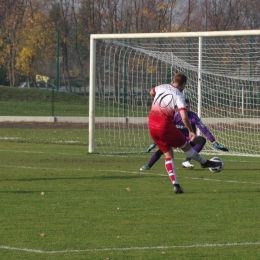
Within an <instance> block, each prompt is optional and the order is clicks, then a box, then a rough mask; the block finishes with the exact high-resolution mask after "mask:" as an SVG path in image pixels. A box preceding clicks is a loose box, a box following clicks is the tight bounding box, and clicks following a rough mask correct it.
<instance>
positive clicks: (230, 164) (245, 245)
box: [0, 129, 260, 260]
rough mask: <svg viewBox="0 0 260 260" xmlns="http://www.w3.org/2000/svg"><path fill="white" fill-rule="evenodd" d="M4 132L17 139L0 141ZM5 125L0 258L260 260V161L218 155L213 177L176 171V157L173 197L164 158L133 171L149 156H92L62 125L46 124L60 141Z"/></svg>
mask: <svg viewBox="0 0 260 260" xmlns="http://www.w3.org/2000/svg"><path fill="white" fill-rule="evenodd" d="M9 130H10V131H11V134H10V133H9V134H10V135H12V137H15V136H18V137H19V135H20V134H21V133H22V134H23V135H24V138H25V139H24V141H23V142H21V140H20V139H19V140H17V141H15V139H14V140H12V141H10V140H8V139H4V137H5V136H8V132H9ZM9 130H7V129H0V137H1V138H2V141H1V143H0V170H1V184H0V194H1V204H0V205H1V208H0V210H1V214H0V222H1V224H2V225H1V229H0V259H10V260H14V259H27V260H28V259H29V260H30V259H55V260H59V259H192V260H194V259H245V258H246V259H259V258H260V234H259V229H258V227H259V209H260V208H259V197H258V196H259V194H260V180H259V168H260V161H259V158H257V157H232V156H221V158H222V159H223V161H224V163H225V166H224V167H225V169H224V170H223V171H221V172H220V173H211V172H210V171H209V170H208V169H201V168H200V167H199V165H198V164H197V163H195V169H194V170H186V169H183V168H181V167H180V166H181V160H182V158H183V155H182V154H176V159H175V161H176V165H177V168H178V179H179V182H180V184H181V186H182V187H183V188H184V190H185V193H184V194H178V195H176V194H174V193H173V191H172V185H171V183H170V181H169V178H168V176H167V175H166V172H165V169H164V163H163V160H162V159H161V160H160V161H159V162H158V163H157V164H156V165H154V167H153V168H152V169H151V170H150V171H146V172H140V171H139V168H140V167H141V166H142V165H144V164H145V163H147V160H148V159H149V157H150V154H141V155H140V154H139V155H134V154H131V155H130V154H125V155H103V154H89V153H88V152H87V146H86V145H85V144H84V142H82V143H81V144H77V143H74V144H70V143H68V142H65V140H66V139H68V130H65V129H64V130H62V129H60V130H59V131H58V132H57V129H45V130H44V133H45V137H48V136H50V137H51V136H58V138H59V140H60V142H52V141H47V142H45V141H44V140H46V139H48V138H42V135H43V130H42V129H30V130H29V129H28V132H27V131H25V129H9ZM55 131H56V132H55ZM77 131H80V130H77ZM82 131H85V130H82ZM77 135H79V136H80V138H83V136H84V135H83V134H82V135H81V134H80V132H77ZM30 136H33V138H32V139H31V140H30V141H28V140H29V137H30ZM86 143H87V142H86ZM206 157H207V158H208V156H206Z"/></svg>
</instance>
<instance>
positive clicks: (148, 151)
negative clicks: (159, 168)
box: [146, 143, 156, 153]
mask: <svg viewBox="0 0 260 260" xmlns="http://www.w3.org/2000/svg"><path fill="white" fill-rule="evenodd" d="M154 147H156V143H152V144H151V145H150V146H149V147H148V149H147V150H146V152H147V153H150V152H151V151H152V150H153V148H154Z"/></svg>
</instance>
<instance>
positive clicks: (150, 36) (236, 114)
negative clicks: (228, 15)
mask: <svg viewBox="0 0 260 260" xmlns="http://www.w3.org/2000/svg"><path fill="white" fill-rule="evenodd" d="M178 72H182V73H184V74H186V75H187V77H188V84H187V87H186V89H185V93H184V94H185V96H186V97H187V98H188V99H189V100H190V102H191V107H192V110H194V111H195V112H197V113H198V115H199V116H200V117H201V119H202V121H203V122H204V124H205V125H206V126H207V127H208V128H209V129H210V130H211V132H212V133H213V135H214V136H215V137H216V140H217V141H218V142H219V143H221V144H223V145H224V146H226V147H228V148H229V151H230V152H229V153H228V154H232V155H248V156H259V155H260V131H259V129H260V30H248V31H245V30H242V31H214V32H187V33H135V34H131V33H129V34H92V35H91V37H90V73H89V76H90V80H89V152H90V153H93V152H101V153H142V152H145V151H146V149H147V147H148V146H149V145H150V143H151V142H152V140H151V138H150V136H149V132H148V128H147V119H148V113H149V110H150V106H151V102H152V100H151V98H150V97H149V91H150V89H151V88H152V87H153V86H156V85H159V84H162V83H170V82H171V79H172V76H173V75H174V74H176V73H178ZM204 152H207V153H210V154H218V153H220V152H219V151H218V150H216V149H214V147H213V146H212V145H211V144H210V143H209V142H207V145H206V146H205V149H204Z"/></svg>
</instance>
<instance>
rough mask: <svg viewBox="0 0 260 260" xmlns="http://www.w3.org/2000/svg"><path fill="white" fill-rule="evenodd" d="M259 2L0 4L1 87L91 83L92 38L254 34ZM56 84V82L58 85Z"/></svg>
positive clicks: (12, 0) (30, 0)
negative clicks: (43, 79) (41, 80)
mask: <svg viewBox="0 0 260 260" xmlns="http://www.w3.org/2000/svg"><path fill="white" fill-rule="evenodd" d="M259 11H260V6H259V4H258V0H168V1H166V0H161V1H159V0H127V1H124V0H0V84H5V85H9V86H17V85H18V84H19V82H20V81H25V80H27V81H30V82H34V83H35V82H36V75H45V76H48V77H49V78H50V79H54V78H55V68H56V62H57V61H56V51H57V42H58V38H57V35H58V31H59V32H60V38H59V39H60V40H59V41H60V46H59V47H60V57H59V63H60V71H61V78H62V80H63V82H64V84H65V85H66V87H67V88H68V90H71V85H73V81H72V80H71V79H72V78H80V79H82V80H83V82H85V83H86V81H87V80H88V67H89V38H90V35H91V34H96V33H98V34H105V33H115V34H117V33H118V34H119V33H152V32H153V33H154V32H187V31H190V32H195V31H224V30H253V29H259V27H260V12H259ZM54 83H55V82H54Z"/></svg>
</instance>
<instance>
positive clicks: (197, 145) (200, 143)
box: [140, 99, 228, 171]
mask: <svg viewBox="0 0 260 260" xmlns="http://www.w3.org/2000/svg"><path fill="white" fill-rule="evenodd" d="M185 102H186V110H187V113H188V117H189V121H190V123H191V126H192V129H193V131H194V133H196V132H197V131H196V130H197V129H199V130H200V131H201V132H202V133H203V134H204V135H205V136H206V137H207V139H208V140H209V141H210V142H211V143H212V144H213V146H214V147H215V148H216V149H218V150H222V151H225V152H227V151H228V149H227V148H226V147H224V146H222V145H221V144H219V143H218V142H216V140H215V137H214V136H213V135H212V134H211V132H210V131H209V130H208V129H207V127H206V126H205V125H204V124H203V123H202V121H201V119H200V118H199V117H198V115H197V114H196V113H195V112H193V111H190V102H189V100H188V99H185ZM173 121H174V124H175V125H176V127H177V128H178V129H179V130H180V131H181V132H182V133H183V135H184V136H185V137H186V139H187V141H188V142H189V143H190V144H191V146H192V147H193V149H194V150H195V151H197V153H199V152H200V151H201V150H202V149H203V147H204V145H205V144H206V139H205V138H204V137H203V136H197V137H196V138H195V139H194V140H193V141H192V142H191V141H190V138H189V131H188V129H187V128H186V127H185V125H184V123H183V122H182V119H181V115H180V113H179V112H176V113H175V116H174V119H173ZM155 147H156V143H153V144H151V145H150V146H149V148H148V149H147V150H146V152H147V153H149V152H150V151H151V150H152V149H154V148H155ZM162 155H163V152H162V151H161V150H157V151H156V152H155V153H154V154H153V155H152V157H151V158H150V161H149V163H148V164H146V165H144V166H143V167H141V168H140V170H141V171H143V170H149V169H150V168H151V167H152V166H153V165H154V164H155V163H156V162H157V161H158V160H159V159H160V157H161V156H162ZM182 167H183V168H188V169H193V168H194V165H193V164H191V158H189V157H187V158H185V160H184V161H183V162H182Z"/></svg>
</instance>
